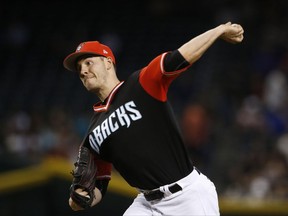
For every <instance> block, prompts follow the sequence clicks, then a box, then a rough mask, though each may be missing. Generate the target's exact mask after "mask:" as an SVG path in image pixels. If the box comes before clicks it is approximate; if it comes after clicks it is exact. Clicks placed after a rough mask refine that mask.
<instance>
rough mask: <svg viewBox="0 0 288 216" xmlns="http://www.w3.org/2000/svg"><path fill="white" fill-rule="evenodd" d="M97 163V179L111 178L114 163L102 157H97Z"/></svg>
mask: <svg viewBox="0 0 288 216" xmlns="http://www.w3.org/2000/svg"><path fill="white" fill-rule="evenodd" d="M95 163H96V166H97V173H96V179H97V180H101V179H108V180H110V179H111V172H112V164H111V163H109V162H106V161H104V160H101V159H100V158H96V159H95Z"/></svg>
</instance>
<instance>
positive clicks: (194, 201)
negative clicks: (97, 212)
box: [124, 169, 220, 216]
mask: <svg viewBox="0 0 288 216" xmlns="http://www.w3.org/2000/svg"><path fill="white" fill-rule="evenodd" d="M175 183H177V184H179V185H180V186H181V187H182V190H181V191H178V192H176V193H174V194H172V193H171V192H169V190H167V188H168V187H169V186H170V185H173V184H175ZM170 185H165V186H162V187H160V188H159V189H160V190H161V191H164V198H163V199H161V200H155V201H147V200H146V199H145V197H144V195H143V193H139V194H138V196H137V197H136V198H135V199H134V202H133V203H132V204H131V205H130V207H129V208H128V209H127V210H126V212H125V213H124V216H148V215H149V216H157V215H167V216H168V215H170V216H183V215H185V216H202V215H203V216H204V215H205V216H208V215H209V216H217V215H218V216H219V215H220V212H219V204H218V196H217V192H216V188H215V186H214V183H213V182H211V181H210V180H209V179H208V178H207V177H206V176H205V175H204V174H202V173H200V174H199V173H198V171H197V170H195V169H194V170H193V172H191V174H189V175H188V176H186V177H185V178H183V179H180V180H179V181H177V182H174V183H172V184H170ZM164 188H165V189H164Z"/></svg>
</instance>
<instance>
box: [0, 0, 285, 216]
mask: <svg viewBox="0 0 288 216" xmlns="http://www.w3.org/2000/svg"><path fill="white" fill-rule="evenodd" d="M0 18H1V34H0V46H1V52H0V55H1V58H0V59H1V60H0V61H1V69H0V70H1V72H0V215H1V216H8V215H9V216H18V215H21V216H26V215H27V216H33V215H37V216H46V215H47V216H48V215H49V216H51V215H55V216H58V215H61V216H63V215H122V213H123V212H124V211H125V209H126V208H127V207H128V205H129V204H130V203H131V202H132V200H133V197H134V195H135V191H134V189H133V188H130V187H129V186H128V185H127V184H126V183H125V182H124V181H123V179H121V177H120V176H119V175H118V174H117V172H114V173H113V180H112V181H111V184H110V188H109V191H108V194H107V197H106V198H105V201H104V202H102V203H101V204H99V205H98V206H96V207H95V208H93V209H91V210H89V211H87V212H80V213H75V212H72V211H71V210H70V209H69V207H68V204H67V201H68V189H69V186H70V181H71V176H70V174H69V172H70V170H71V169H72V166H73V162H74V160H75V157H76V155H77V154H76V152H77V148H78V145H79V142H80V141H81V138H82V136H83V134H84V133H85V130H86V125H87V123H88V121H89V118H90V115H91V113H92V105H93V104H94V103H95V102H97V100H98V99H97V98H96V97H95V96H94V95H92V94H90V93H87V92H86V90H85V89H84V88H83V87H82V84H81V83H80V81H79V80H78V77H77V76H76V75H75V74H73V73H69V72H68V71H65V70H64V68H63V66H62V61H63V58H64V57H65V56H66V55H67V54H68V53H70V52H71V51H74V49H75V48H76V46H77V45H78V44H79V43H80V42H82V41H85V40H100V41H102V42H103V43H106V44H108V45H109V46H110V47H111V48H112V50H113V51H114V53H115V56H116V58H117V60H116V61H117V70H118V73H119V76H120V78H121V79H125V77H127V76H128V75H129V73H131V72H132V71H134V70H137V69H139V68H140V67H142V66H144V65H145V64H146V63H147V62H148V61H149V60H150V59H151V58H153V57H154V56H155V55H158V54H160V53H161V52H163V51H167V50H173V49H176V48H178V47H179V46H180V45H181V44H183V43H184V42H186V41H188V40H189V39H190V38H192V37H194V36H196V35H198V34H200V33H202V32H204V31H206V30H208V29H210V28H212V27H214V26H216V25H218V24H221V23H225V22H227V21H232V22H236V23H240V24H241V25H242V26H243V27H244V29H245V38H244V41H243V43H242V44H240V45H230V44H227V43H224V42H223V41H217V43H216V44H214V45H213V47H211V49H210V50H208V51H207V53H206V54H205V55H204V56H203V57H202V59H201V60H200V61H199V62H197V63H195V65H194V66H193V67H191V68H190V69H189V71H188V72H187V73H185V74H183V76H182V77H180V78H179V79H178V80H177V81H176V82H174V83H173V84H172V86H171V89H170V92H169V94H170V98H171V103H172V104H173V107H174V108H175V112H176V116H177V118H178V120H179V124H180V126H181V127H182V128H183V131H184V134H183V135H184V137H185V139H186V141H187V148H188V149H189V152H190V154H191V158H192V159H193V160H194V161H195V165H196V166H197V167H198V168H199V169H200V170H202V172H204V173H205V174H206V175H208V176H209V177H211V179H212V180H213V181H214V182H215V184H216V186H217V190H218V193H219V198H220V207H221V213H222V215H288V103H287V102H288V101H287V99H288V79H287V78H288V49H287V48H288V39H287V38H288V28H287V23H288V1H286V0H278V1H273V0H242V1H232V0H222V1H212V0H202V1H185V0H178V1H170V0H146V1H126V0H123V1H85V0H84V1H55V2H53V1H30V2H26V1H19V2H17V1H16V2H15V1H7V0H5V1H2V4H1V7H0Z"/></svg>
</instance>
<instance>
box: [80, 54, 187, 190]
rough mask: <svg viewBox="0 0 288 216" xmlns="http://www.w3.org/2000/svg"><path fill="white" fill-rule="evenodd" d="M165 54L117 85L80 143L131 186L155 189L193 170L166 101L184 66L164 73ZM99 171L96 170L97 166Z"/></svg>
mask: <svg viewBox="0 0 288 216" xmlns="http://www.w3.org/2000/svg"><path fill="white" fill-rule="evenodd" d="M166 55H167V53H163V54H161V55H159V56H157V57H156V58H155V59H153V60H152V61H151V62H150V63H149V64H148V65H147V66H146V67H144V68H143V69H141V70H139V71H136V72H134V73H133V74H131V75H130V76H129V77H128V78H127V79H126V80H125V81H122V82H121V83H119V84H118V85H117V86H116V87H115V88H114V89H113V91H112V92H111V93H110V95H109V96H108V98H107V99H106V100H105V101H104V102H103V103H98V104H96V105H94V107H93V108H94V115H93V117H92V119H91V124H90V126H89V130H88V133H87V136H86V137H85V139H84V144H86V145H90V146H91V147H92V149H93V150H94V151H95V153H96V154H98V156H99V158H100V159H101V160H103V161H107V162H109V163H112V164H113V166H114V167H115V169H116V170H117V171H118V172H119V173H120V174H121V175H122V176H123V178H124V179H125V180H126V181H127V182H128V183H129V184H130V185H131V186H133V187H136V188H140V189H146V190H148V189H149V190H150V189H154V188H157V187H159V186H162V185H165V184H169V183H172V182H175V181H177V180H179V179H181V178H183V177H185V176H187V175H188V174H189V173H190V172H191V171H192V170H193V166H192V163H191V161H190V158H189V156H188V154H187V152H186V147H185V144H184V143H183V139H182V137H181V132H180V130H179V126H178V125H177V120H176V119H175V117H174V114H173V111H172V109H171V105H170V104H169V102H168V101H167V92H168V88H169V85H170V84H171V82H172V81H173V80H174V79H175V78H176V77H177V76H178V75H179V74H181V72H183V71H185V70H186V69H187V68H188V66H185V67H182V68H181V69H179V70H176V71H169V72H165V70H164V68H163V60H164V58H165V56H166ZM98 166H99V165H98Z"/></svg>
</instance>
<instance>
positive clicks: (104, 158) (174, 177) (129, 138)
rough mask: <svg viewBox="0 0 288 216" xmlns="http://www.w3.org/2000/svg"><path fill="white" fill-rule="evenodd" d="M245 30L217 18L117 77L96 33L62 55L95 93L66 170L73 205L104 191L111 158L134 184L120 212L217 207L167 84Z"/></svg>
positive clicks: (79, 206)
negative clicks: (133, 192)
mask: <svg viewBox="0 0 288 216" xmlns="http://www.w3.org/2000/svg"><path fill="white" fill-rule="evenodd" d="M243 33H244V30H243V28H242V27H241V25H239V24H231V23H230V22H228V23H226V24H221V25H219V26H217V27H215V28H213V29H210V30H208V31H206V32H204V33H203V34H200V35H199V36H197V37H195V38H192V39H191V40H190V41H188V42H187V43H185V44H183V45H182V46H181V47H179V48H178V49H176V50H173V51H167V52H165V53H162V54H160V55H158V56H156V57H155V58H154V59H152V60H151V61H150V62H149V63H148V64H147V66H145V67H143V68H141V69H140V70H138V71H135V72H133V73H131V75H130V76H129V77H128V78H127V79H126V80H124V81H120V80H119V79H118V78H117V74H116V69H115V65H116V60H115V57H114V55H113V52H112V51H111V49H110V48H109V47H108V46H106V45H104V44H101V43H100V42H98V41H87V42H83V43H81V44H80V45H79V46H78V47H77V49H76V51H75V52H73V53H71V54H70V55H68V56H67V57H66V58H65V60H64V67H65V68H66V69H68V70H70V71H74V72H76V73H78V75H79V77H80V80H81V81H82V83H83V85H84V86H85V88H86V89H87V90H88V91H90V92H92V93H95V94H96V95H97V96H98V97H99V99H100V102H99V103H97V104H95V105H94V107H93V110H94V113H93V116H92V118H91V123H90V125H89V127H88V130H87V134H86V136H85V137H84V138H83V142H82V143H81V145H80V148H79V155H78V159H77V162H76V163H75V170H74V171H73V172H72V174H73V177H74V178H73V182H72V185H71V188H70V199H69V205H70V206H71V208H72V209H73V210H75V211H78V210H83V209H86V208H90V207H92V206H94V205H96V204H97V203H98V202H99V201H100V200H101V199H102V198H103V197H104V195H105V192H106V189H107V187H108V183H109V180H110V176H111V169H112V165H113V166H114V168H115V169H116V170H117V171H118V172H119V173H120V174H121V175H122V177H123V178H124V179H125V180H126V181H127V182H128V183H129V185H131V186H132V187H135V188H136V189H137V190H138V191H139V194H138V195H137V197H136V198H135V199H134V202H133V203H132V204H131V205H130V207H129V208H128V209H127V210H126V211H125V213H124V215H125V216H128V215H131V216H135V215H147V216H148V215H150V216H152V215H173V216H175V215H179V216H180V215H181V216H183V215H197V216H199V215H209V216H211V215H220V213H219V205H218V197H217V192H216V189H215V186H214V184H213V183H212V182H211V181H210V180H209V179H208V178H207V177H206V176H205V175H204V174H203V173H201V172H200V171H199V170H198V169H197V168H196V167H194V166H193V162H191V160H190V158H189V156H188V154H187V152H186V148H185V144H184V143H183V139H182V137H181V133H180V131H179V127H178V125H177V122H176V120H175V117H174V115H173V111H172V109H171V105H170V104H169V102H168V99H167V92H168V89H169V86H170V84H171V83H172V81H174V80H175V79H176V78H177V77H178V76H180V75H181V74H182V73H183V72H184V71H186V70H187V69H188V68H189V67H190V66H191V65H192V64H193V63H194V62H196V61H197V60H198V59H199V58H200V57H201V56H202V55H203V54H204V53H205V51H206V50H207V49H208V48H209V47H211V45H213V43H214V42H215V41H216V40H217V39H223V40H225V41H227V42H229V43H233V44H236V43H240V42H241V41H242V40H243ZM172 108H173V107H172ZM192 160H193V158H192ZM87 182H88V184H89V185H88V186H87Z"/></svg>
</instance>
